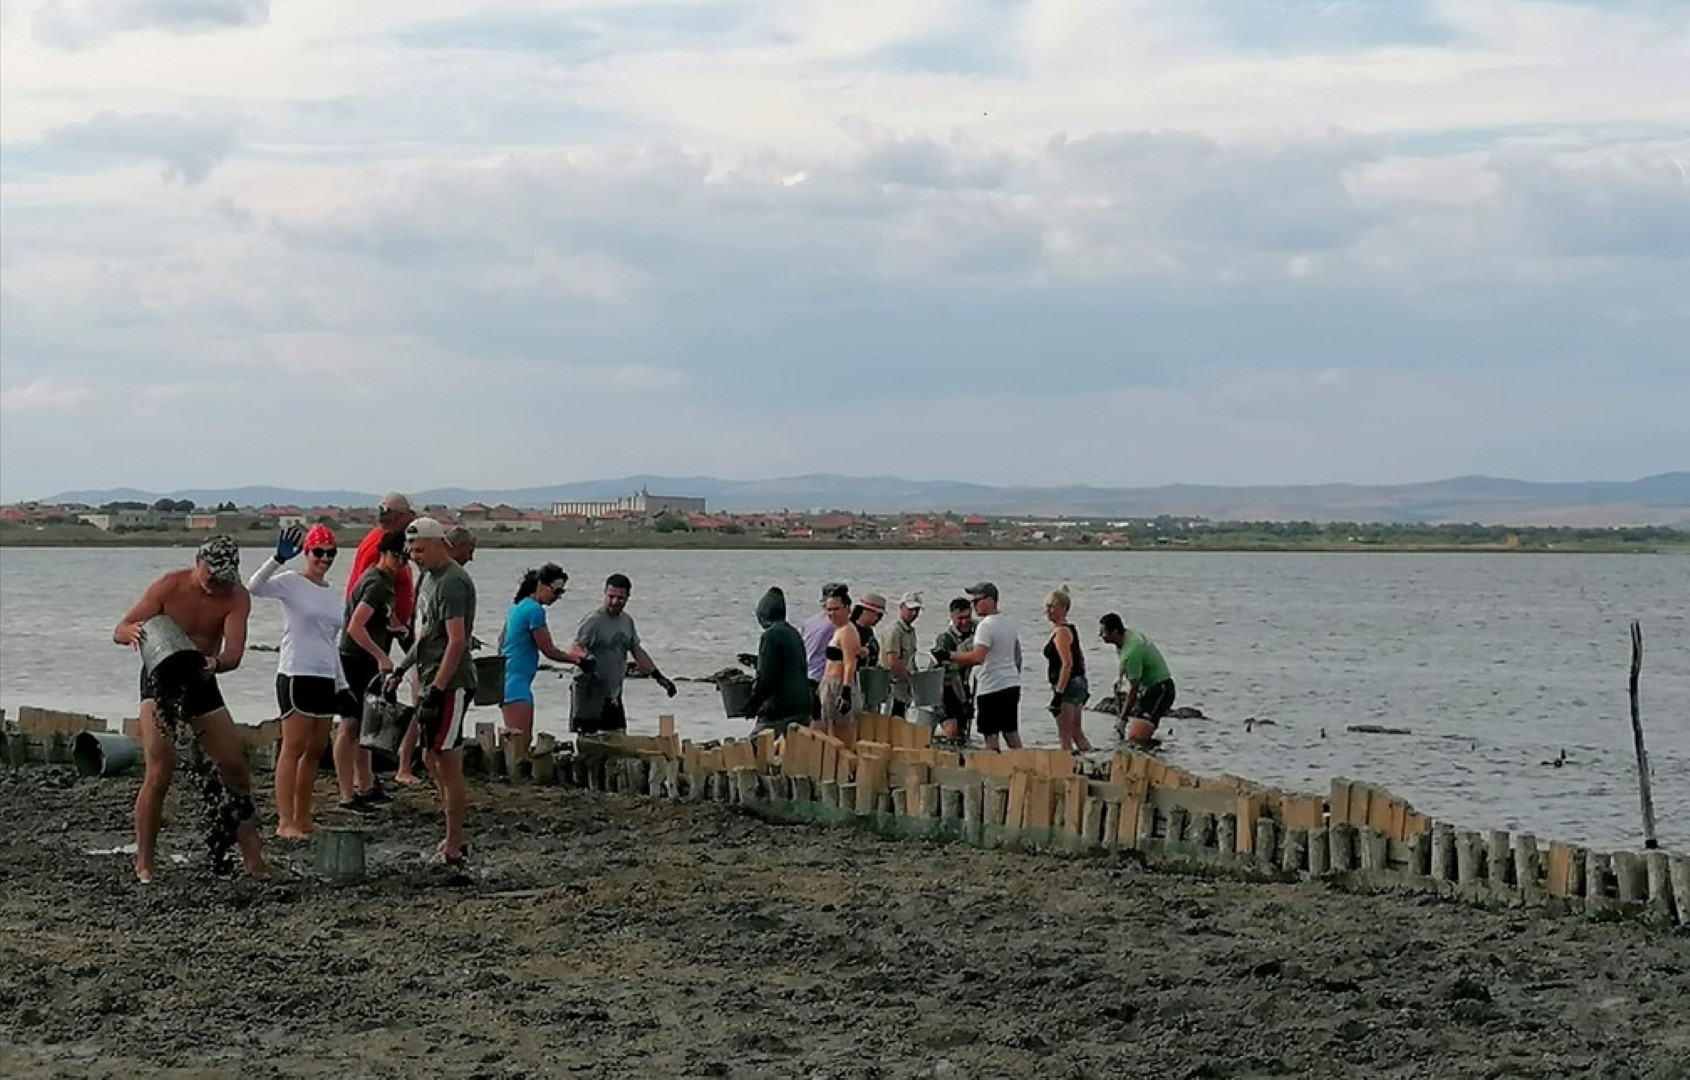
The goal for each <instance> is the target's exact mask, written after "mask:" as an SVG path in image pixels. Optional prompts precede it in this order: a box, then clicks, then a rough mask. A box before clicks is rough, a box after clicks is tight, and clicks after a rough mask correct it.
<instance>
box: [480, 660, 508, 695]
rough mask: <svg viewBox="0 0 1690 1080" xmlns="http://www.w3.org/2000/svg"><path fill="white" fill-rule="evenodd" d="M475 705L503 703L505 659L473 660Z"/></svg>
mask: <svg viewBox="0 0 1690 1080" xmlns="http://www.w3.org/2000/svg"><path fill="white" fill-rule="evenodd" d="M475 703H476V704H477V705H503V704H504V703H505V658H504V657H503V656H478V657H476V658H475Z"/></svg>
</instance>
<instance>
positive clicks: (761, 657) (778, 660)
mask: <svg viewBox="0 0 1690 1080" xmlns="http://www.w3.org/2000/svg"><path fill="white" fill-rule="evenodd" d="M757 622H758V623H759V624H761V625H762V627H763V636H762V638H761V639H760V640H759V641H758V642H757V678H756V680H755V681H754V682H753V683H752V684H751V701H750V702H749V703H747V704H746V706H745V712H744V713H743V714H742V715H743V716H745V717H746V718H747V719H751V720H756V721H757V729H758V730H761V729H763V728H773V729H774V730H776V731H784V730H785V729H786V725H788V724H807V723H809V722H810V705H811V693H810V678H809V660H808V657H807V654H806V651H805V649H804V638H803V636H802V635H800V634H799V633H798V630H797V628H796V627H794V626H793V625H792V624H791V623H789V622H787V621H786V594H785V593H783V592H781V590H780V587H779V586H775V587H774V588H771V589H770V590H769V591H768V592H766V593H764V594H763V599H761V600H759V601H758V602H757Z"/></svg>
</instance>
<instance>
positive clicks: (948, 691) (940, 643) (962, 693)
mask: <svg viewBox="0 0 1690 1080" xmlns="http://www.w3.org/2000/svg"><path fill="white" fill-rule="evenodd" d="M950 612H951V621H950V623H949V624H948V625H947V626H946V627H945V628H944V629H943V630H941V631H939V636H938V637H936V638H934V639H933V644H934V646H935V647H936V648H939V649H943V650H944V651H945V652H947V653H950V654H952V655H954V654H956V653H959V652H967V651H968V650H969V649H972V648H973V647H974V601H972V600H970V599H969V598H968V597H966V596H959V597H957V598H956V599H954V600H952V601H951V604H950ZM943 714H944V719H943V721H942V722H941V725H940V729H939V732H938V734H939V735H940V736H941V737H942V738H944V739H946V740H948V741H951V742H954V743H960V744H961V745H964V746H966V745H968V735H969V728H970V724H971V723H972V721H973V720H974V693H973V690H972V688H970V686H969V685H968V674H967V673H966V672H965V671H964V670H963V667H962V665H961V664H953V663H951V662H949V661H946V662H945V703H944V706H943Z"/></svg>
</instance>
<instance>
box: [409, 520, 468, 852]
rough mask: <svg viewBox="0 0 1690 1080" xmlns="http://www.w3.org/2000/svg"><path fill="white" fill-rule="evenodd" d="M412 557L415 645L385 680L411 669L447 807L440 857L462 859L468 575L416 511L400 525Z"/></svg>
mask: <svg viewBox="0 0 1690 1080" xmlns="http://www.w3.org/2000/svg"><path fill="white" fill-rule="evenodd" d="M405 538H406V540H407V541H408V542H409V544H410V549H411V561H412V562H414V563H416V564H417V566H418V568H419V569H421V570H422V580H421V581H420V582H419V583H418V585H417V616H416V618H417V636H416V643H415V644H414V645H412V646H411V651H410V653H409V654H407V655H406V657H405V660H404V662H403V663H402V664H401V665H400V666H399V669H398V670H397V671H395V672H394V674H393V675H392V676H391V677H390V679H389V685H390V686H396V685H397V684H398V682H399V679H400V676H401V675H402V674H403V673H404V672H405V671H406V670H408V669H410V668H413V667H414V668H416V669H417V679H418V681H419V682H420V683H421V685H422V689H421V691H420V692H419V693H418V694H417V725H418V727H420V728H421V729H422V737H423V761H424V762H425V763H426V764H427V765H428V775H429V776H430V777H432V778H433V779H434V783H435V785H436V787H437V788H438V789H439V791H440V803H441V805H442V806H443V807H444V808H445V810H446V839H445V840H444V841H443V842H442V843H441V845H440V855H441V858H443V859H445V861H446V862H447V863H448V864H451V865H459V864H461V863H462V862H463V861H464V853H465V845H464V816H465V810H466V804H467V802H468V799H469V795H468V792H467V790H466V789H465V786H464V761H463V745H464V717H465V716H466V715H467V714H468V712H469V706H470V702H471V701H472V700H473V699H474V697H475V665H474V664H473V663H471V662H470V659H469V643H470V637H471V635H473V634H474V632H475V581H474V580H473V579H472V578H471V577H470V576H469V574H468V573H466V572H465V571H464V568H463V567H461V566H459V565H458V564H457V563H456V562H454V561H453V560H452V553H451V549H450V547H449V546H448V543H447V540H446V530H445V529H444V528H442V527H441V525H440V522H438V521H436V520H435V519H433V518H429V517H420V518H417V519H416V520H415V521H413V522H411V523H410V524H409V525H407V526H406V527H405Z"/></svg>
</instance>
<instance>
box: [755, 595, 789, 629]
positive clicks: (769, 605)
mask: <svg viewBox="0 0 1690 1080" xmlns="http://www.w3.org/2000/svg"><path fill="white" fill-rule="evenodd" d="M785 621H786V594H785V593H783V592H781V591H780V586H779V585H775V586H772V587H771V588H770V589H769V591H768V592H766V593H764V594H763V599H761V600H759V601H757V622H758V623H760V624H761V625H762V627H763V628H764V629H765V630H766V629H768V628H769V627H770V626H773V625H774V624H775V623H778V622H785Z"/></svg>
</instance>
